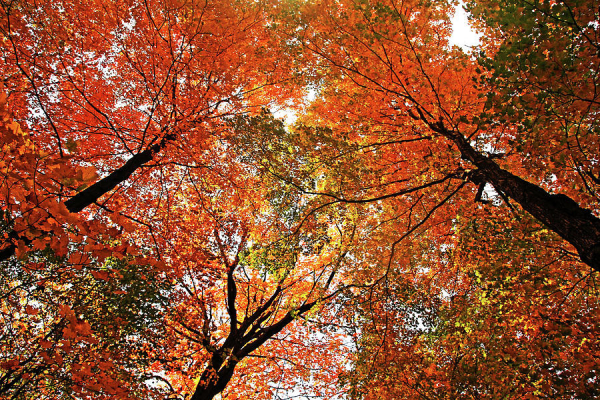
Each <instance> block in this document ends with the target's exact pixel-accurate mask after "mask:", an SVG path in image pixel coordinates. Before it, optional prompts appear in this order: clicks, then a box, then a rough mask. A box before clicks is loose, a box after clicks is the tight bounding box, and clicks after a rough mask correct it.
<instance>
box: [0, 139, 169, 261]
mask: <svg viewBox="0 0 600 400" xmlns="http://www.w3.org/2000/svg"><path fill="white" fill-rule="evenodd" d="M172 139H174V135H167V136H165V138H163V139H162V140H161V141H160V142H159V143H156V144H154V145H152V146H150V147H149V148H147V149H146V150H144V151H142V152H140V153H138V154H136V155H134V156H133V157H131V158H130V159H129V160H127V162H126V163H125V164H123V165H122V166H121V167H119V168H118V169H116V170H115V171H113V172H112V173H110V174H109V175H108V176H106V177H104V178H102V179H100V180H99V181H98V182H96V183H94V184H93V185H91V186H90V187H88V188H86V189H85V190H82V191H81V192H79V193H77V194H76V195H75V196H73V197H71V198H70V199H69V200H67V201H65V203H64V204H65V206H66V207H67V210H69V212H72V213H78V212H80V211H82V210H83V209H85V208H86V207H88V206H89V205H91V204H94V203H95V202H96V201H97V200H98V199H99V198H100V197H102V196H103V195H105V194H106V193H108V192H110V191H111V190H113V189H114V188H115V187H117V185H119V184H120V183H122V182H125V181H126V180H127V179H129V177H130V176H131V175H132V174H133V173H134V172H135V171H136V170H137V169H139V168H140V167H142V166H143V165H144V164H146V163H148V162H150V161H151V160H152V159H153V158H154V155H155V154H156V153H158V152H159V151H161V150H162V149H163V148H164V147H165V145H166V144H167V141H169V140H172ZM8 239H9V240H11V241H12V243H11V244H10V245H9V246H7V247H6V248H4V249H2V250H0V262H1V261H5V260H8V259H9V258H10V257H12V256H13V255H14V254H15V250H16V249H17V246H16V244H15V243H14V241H15V240H18V239H21V240H24V241H25V242H26V243H27V244H29V243H30V242H31V240H29V239H28V238H26V237H20V235H19V234H18V233H17V232H15V231H11V232H10V233H9V234H8Z"/></svg>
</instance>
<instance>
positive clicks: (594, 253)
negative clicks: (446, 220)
mask: <svg viewBox="0 0 600 400" xmlns="http://www.w3.org/2000/svg"><path fill="white" fill-rule="evenodd" d="M433 128H434V130H436V131H437V132H439V133H441V134H442V135H444V136H445V137H447V138H448V139H450V140H451V141H452V142H454V144H456V146H457V147H458V149H459V150H460V152H461V154H462V156H463V157H464V158H465V159H467V160H468V161H470V162H471V163H473V164H474V165H475V166H476V167H477V169H478V170H477V171H476V173H477V175H478V178H477V180H480V181H482V182H489V183H490V184H492V185H493V186H494V188H495V189H496V190H497V191H498V192H501V193H503V194H504V195H506V196H507V197H509V198H511V199H512V200H514V201H515V202H517V203H519V204H520V205H521V207H523V209H524V210H525V211H527V212H528V213H529V214H531V215H532V216H533V217H535V218H536V219H537V220H538V221H540V222H542V223H543V224H544V225H546V226H547V227H548V228H549V229H551V230H552V231H554V232H556V233H557V234H558V235H559V236H560V237H562V238H563V239H565V240H566V241H567V242H569V243H571V244H572V245H573V246H574V247H575V248H576V249H577V252H578V253H579V257H580V258H581V260H582V261H583V262H584V263H586V264H588V265H589V266H590V267H592V268H593V269H594V270H596V271H600V219H598V218H596V217H595V216H594V215H593V214H592V212H591V211H590V210H588V209H585V208H582V207H580V206H579V205H578V204H577V203H576V202H575V201H574V200H573V199H571V198H570V197H568V196H566V195H563V194H558V195H553V194H550V193H548V192H546V191H545V190H544V189H542V188H541V187H539V186H537V185H534V184H532V183H530V182H527V181H525V180H523V179H521V178H519V177H518V176H515V175H513V174H511V173H510V172H508V171H506V170H504V169H502V168H500V167H499V166H498V164H496V163H495V162H494V161H493V160H492V159H490V158H488V157H486V156H484V155H483V154H481V153H479V152H477V151H476V150H475V149H474V148H473V147H472V146H471V145H470V143H469V142H468V141H467V139H465V137H464V136H462V135H461V134H460V133H457V132H452V131H449V130H447V129H445V128H444V127H443V125H441V124H434V125H433ZM476 183H479V182H476Z"/></svg>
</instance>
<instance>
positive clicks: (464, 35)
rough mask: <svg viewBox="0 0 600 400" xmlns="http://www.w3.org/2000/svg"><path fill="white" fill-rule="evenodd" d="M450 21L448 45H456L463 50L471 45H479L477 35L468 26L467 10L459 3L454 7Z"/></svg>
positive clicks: (468, 48) (466, 49)
mask: <svg viewBox="0 0 600 400" xmlns="http://www.w3.org/2000/svg"><path fill="white" fill-rule="evenodd" d="M450 21H452V36H450V46H458V47H461V48H462V49H463V50H465V51H468V50H470V49H471V48H472V47H474V46H477V45H479V37H480V36H481V35H479V34H477V33H476V32H475V31H473V29H471V27H470V26H469V18H468V16H467V12H466V11H465V9H464V8H463V4H462V3H460V4H458V5H457V6H456V8H455V9H454V16H453V17H452V18H451V19H450Z"/></svg>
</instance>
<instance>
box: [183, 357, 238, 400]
mask: <svg viewBox="0 0 600 400" xmlns="http://www.w3.org/2000/svg"><path fill="white" fill-rule="evenodd" d="M234 369H235V365H230V366H227V367H226V368H222V369H221V370H220V371H219V372H218V373H215V370H214V369H212V368H206V369H205V370H204V372H203V373H202V376H201V377H200V381H199V382H198V385H197V386H196V390H195V391H194V394H193V395H192V398H191V399H190V400H212V399H213V398H214V397H215V396H216V395H217V394H219V393H221V392H222V391H223V389H225V386H227V384H228V383H229V381H230V380H231V377H232V376H233V370H234ZM215 375H216V376H215Z"/></svg>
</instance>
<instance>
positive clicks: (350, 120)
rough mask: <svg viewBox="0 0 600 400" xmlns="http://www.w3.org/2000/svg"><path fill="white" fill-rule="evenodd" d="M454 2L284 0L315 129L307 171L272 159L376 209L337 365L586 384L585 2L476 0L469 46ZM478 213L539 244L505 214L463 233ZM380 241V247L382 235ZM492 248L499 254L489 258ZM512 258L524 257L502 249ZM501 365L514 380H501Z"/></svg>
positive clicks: (400, 389)
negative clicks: (455, 33) (310, 73)
mask: <svg viewBox="0 0 600 400" xmlns="http://www.w3.org/2000/svg"><path fill="white" fill-rule="evenodd" d="M449 6H450V5H449V4H447V3H445V2H427V3H426V4H424V3H422V2H406V1H405V2H394V1H373V2H370V1H347V2H346V1H322V2H317V4H312V3H311V4H305V5H302V6H300V7H299V9H298V10H297V14H296V18H297V19H298V21H300V22H299V23H300V25H301V27H302V29H301V30H299V33H297V34H296V35H297V36H296V37H297V38H298V40H299V41H301V46H302V47H303V48H304V49H305V51H307V52H308V53H310V54H312V57H313V61H312V62H313V65H314V66H315V69H316V70H317V71H320V72H321V73H322V84H321V85H320V86H319V87H318V90H319V92H318V94H317V99H316V100H315V102H314V104H313V106H312V108H311V109H309V111H308V113H307V114H306V115H305V116H304V117H301V120H300V122H301V123H302V124H303V125H304V126H303V127H300V128H299V129H298V131H299V132H298V136H305V137H306V136H307V133H308V135H312V143H315V142H316V143H318V145H317V146H318V148H317V152H314V153H313V154H314V159H315V160H316V161H315V162H314V169H313V171H316V172H314V173H313V174H312V175H307V176H302V177H298V176H289V175H286V174H285V171H284V170H282V169H276V167H274V169H275V170H276V173H277V174H278V175H280V176H281V177H282V178H283V179H285V180H286V181H288V182H289V184H290V185H291V186H294V187H296V188H298V189H299V190H301V191H303V192H304V193H306V194H310V195H313V196H315V197H314V199H315V207H316V208H322V207H326V206H333V205H336V204H364V205H365V206H366V207H369V210H370V211H371V212H373V213H377V214H379V216H380V217H379V222H378V224H379V225H378V228H379V232H377V233H375V234H373V233H371V235H373V236H375V237H376V238H374V239H373V242H375V243H374V244H372V246H371V247H370V248H369V251H370V252H375V253H377V254H379V257H380V261H375V262H374V263H373V267H371V269H370V272H369V273H367V274H366V277H365V274H358V275H357V279H361V278H362V279H363V282H367V283H368V282H373V281H375V284H372V285H368V286H369V289H368V290H366V291H364V293H363V294H362V296H361V297H362V299H363V300H362V301H363V302H364V310H363V311H361V312H360V315H362V316H363V317H362V319H361V323H360V324H359V326H360V327H361V329H362V332H363V333H362V337H363V339H362V340H363V341H362V342H360V341H359V342H358V343H357V347H358V348H359V349H360V348H361V347H362V346H364V347H363V349H362V350H361V351H359V353H358V357H359V358H358V359H357V361H356V362H355V363H356V370H355V371H356V375H354V376H351V378H349V382H351V383H352V382H354V384H355V385H356V391H355V392H354V393H355V395H356V397H357V398H362V397H363V396H364V397H366V398H440V397H441V398H446V397H447V398H456V397H457V396H472V397H481V396H483V397H489V398H497V397H506V396H508V397H511V398H512V397H513V396H514V398H523V397H525V398H538V397H540V396H542V397H543V396H544V395H545V394H547V395H548V396H550V397H556V396H569V395H571V396H576V397H577V396H583V397H586V396H594V393H595V389H594V388H593V386H592V382H593V381H594V379H595V378H594V376H595V371H596V370H597V358H596V356H595V355H592V356H591V357H590V358H587V353H585V352H584V353H576V352H575V353H573V351H574V348H573V343H579V344H584V343H587V341H593V335H594V332H595V328H594V327H595V322H592V321H594V320H595V317H594V315H595V313H596V310H597V291H596V289H595V282H594V279H593V275H591V273H590V272H589V271H588V270H587V268H586V267H584V266H582V265H581V264H580V263H578V260H579V261H583V262H584V263H586V264H587V265H588V266H590V267H592V268H593V270H595V271H597V270H598V268H599V266H598V262H597V261H596V257H597V244H598V227H599V226H600V225H599V220H598V217H597V216H596V215H597V200H598V198H597V193H596V190H597V183H598V182H597V180H596V179H595V177H596V172H595V168H597V156H596V154H597V149H598V143H597V137H598V136H597V134H596V132H595V129H596V128H595V126H596V121H595V118H596V115H597V110H596V106H597V101H596V99H595V92H596V90H595V84H596V77H597V73H598V70H597V62H596V59H597V56H598V53H597V40H596V38H597V29H598V25H597V9H596V7H595V5H594V4H593V3H592V2H587V3H586V2H574V3H572V4H571V3H570V2H556V3H554V2H545V3H541V4H538V3H528V2H518V1H515V2H498V3H496V2H472V3H470V5H469V7H470V9H471V10H472V11H473V13H474V16H475V18H479V20H478V23H479V26H480V27H482V29H485V30H484V33H485V34H484V43H483V45H482V47H481V49H480V53H475V54H471V55H469V54H465V53H464V52H463V51H461V50H459V49H457V48H451V47H450V46H449V45H448V38H449V33H450V32H449V28H450V26H449V21H448V19H447V10H448V8H449ZM515 14H518V17H517V18H515ZM332 32H335V34H333V35H332ZM290 34H291V33H290ZM477 56H478V57H477ZM299 140H300V139H299ZM301 151H303V152H306V151H311V149H310V144H309V145H307V146H305V147H303V148H302V150H301ZM315 177H326V178H325V179H318V182H319V183H318V185H314V183H313V182H314V181H313V182H311V179H315ZM478 203H480V204H478ZM504 206H506V207H508V210H509V211H508V212H507V211H506V210H503V211H501V212H500V211H494V210H493V208H495V207H504ZM523 210H524V211H526V212H527V213H529V214H530V215H531V216H533V217H535V218H536V219H537V220H538V221H539V222H540V223H542V224H543V225H544V226H545V227H546V228H547V229H549V230H551V231H552V232H553V233H554V234H558V236H560V237H562V239H564V240H565V241H566V242H568V243H569V244H570V246H573V247H570V246H569V245H565V243H564V242H562V241H561V240H560V239H558V238H557V237H555V236H553V235H552V234H548V230H547V229H544V228H542V227H539V226H537V227H536V224H535V223H534V222H532V221H531V219H530V217H528V216H526V215H523V213H522V212H523ZM504 213H506V214H504ZM499 217H501V218H499ZM490 218H499V221H501V222H498V225H497V226H498V227H502V228H504V229H505V230H506V231H507V232H510V235H512V237H513V241H515V242H516V243H519V242H518V240H517V238H519V237H524V238H527V239H526V240H525V243H526V244H527V246H537V247H535V248H536V251H535V253H527V255H528V257H527V259H524V260H523V259H522V258H521V256H520V255H519V250H509V248H510V247H509V246H507V245H506V244H502V240H503V239H502V238H503V236H504V235H506V233H504V232H502V228H500V229H492V230H488V233H489V232H492V233H491V237H492V238H493V239H492V240H490V241H489V244H488V243H486V241H485V240H484V239H485V236H484V237H480V236H478V235H477V232H476V231H475V233H473V230H472V229H471V227H472V225H475V226H476V225H477V224H478V223H477V222H476V221H477V219H490ZM470 224H472V225H470ZM502 224H504V225H502ZM479 225H481V224H479ZM532 225H533V232H539V233H538V234H540V233H541V234H543V241H542V242H541V243H543V247H540V246H539V245H536V244H534V243H535V242H536V240H539V239H536V240H531V239H530V238H531V233H532ZM465 227H466V228H468V229H465ZM456 237H460V239H459V241H458V242H457V241H456ZM465 237H466V238H469V240H468V241H464V240H465V239H464V238H465ZM474 237H478V238H479V242H478V241H477V240H473V238H474ZM415 238H416V239H415ZM415 240H418V242H415ZM383 243H388V245H389V246H390V247H389V249H390V250H391V251H388V252H387V253H386V252H383V253H380V252H381V246H382V244H383ZM484 243H486V245H483V244H484ZM527 246H523V247H524V248H528V249H529V248H530V247H527ZM514 248H518V246H515V247H514ZM478 249H479V251H478ZM498 249H501V250H502V251H509V252H510V253H509V254H510V255H509V256H508V257H506V258H501V259H500V261H499V260H498V258H496V256H495V254H496V253H497V252H498V251H499V250H498ZM549 249H551V250H549ZM521 251H522V250H521ZM463 252H464V253H463ZM463 254H465V255H466V256H463ZM381 260H384V261H381ZM518 262H521V263H522V264H521V265H519V267H517V268H524V270H525V271H527V272H526V273H524V274H521V273H518V272H519V271H516V270H512V269H511V268H510V267H509V266H510V265H513V264H516V263H518ZM536 263H539V268H534V265H536ZM472 265H475V266H476V267H471V266H472ZM453 268H456V269H455V270H454V269H453ZM471 268H473V269H471ZM448 269H450V271H451V272H452V273H451V274H450V275H449V274H448ZM473 275H474V276H476V277H477V279H475V277H474V276H473ZM482 276H485V278H486V279H485V280H484V279H483V278H481V277H482ZM365 278H366V279H365ZM482 281H483V282H484V283H481V282H482ZM496 282H506V283H505V284H499V283H496ZM474 283H476V284H474ZM480 284H481V285H480ZM432 285H434V286H432ZM377 293H378V294H377ZM490 293H494V294H493V295H491V294H490ZM538 293H539V294H538ZM376 294H377V295H376ZM575 294H578V295H575ZM378 296H379V297H378ZM456 296H457V297H458V298H456ZM490 297H491V298H492V299H493V300H490ZM545 297H548V298H550V299H551V300H549V301H544V300H538V298H540V299H543V298H545ZM378 303H379V304H378ZM358 304H360V303H358ZM490 304H492V306H490ZM517 304H522V306H521V308H520V309H519V306H517ZM494 307H496V308H494ZM503 307H505V309H506V308H511V309H512V308H513V307H516V308H517V309H516V310H514V311H513V312H512V313H511V312H509V313H508V316H507V317H506V318H507V319H508V320H509V321H510V320H511V319H512V324H510V323H509V324H508V325H510V328H508V329H507V331H508V332H509V333H508V334H507V335H502V334H501V333H500V334H499V333H498V332H494V331H493V328H494V327H495V326H496V325H497V322H495V320H497V318H494V316H496V315H498V314H505V313H506V311H499V310H502V309H503ZM570 307H573V308H572V309H571V308H570ZM575 310H577V311H575ZM488 312H489V314H487V313H488ZM474 313H475V315H477V317H476V320H475V321H473V322H471V321H470V320H469V319H470V318H471V317H472V316H473V315H474ZM577 313H581V314H582V315H585V317H582V319H577V318H574V317H573V315H575V314H577ZM588 313H589V314H588ZM588 316H589V317H588ZM502 318H504V316H503V317H502ZM588 318H589V319H588ZM511 334H512V335H513V336H511ZM485 335H489V337H487V338H486V336H485ZM563 335H568V339H564V340H563V339H562V336H563ZM571 339H573V342H570V340H571ZM447 340H450V341H447ZM463 340H466V341H463ZM471 340H472V341H471ZM515 343H518V345H515ZM545 343H552V344H551V346H550V348H548V347H546V344H545ZM503 345H504V346H507V347H506V348H503V347H502V346H503ZM438 346H439V347H438ZM511 346H512V348H511ZM471 349H472V350H471ZM490 350H492V351H493V352H492V353H491V354H492V355H490V356H489V359H488V358H487V357H488V354H490ZM590 352H591V353H592V354H594V350H593V349H590ZM558 354H561V355H560V359H558V361H557V357H558ZM567 354H569V355H568V356H567ZM498 357H499V358H498ZM540 359H543V360H544V362H540V364H538V363H537V362H536V361H537V360H540ZM567 359H569V360H571V363H565V362H564V361H566V360H567ZM452 360H453V361H452ZM497 361H500V362H499V364H496V362H497ZM528 363H534V364H533V365H531V366H526V365H527V364H528ZM448 369H449V370H448ZM482 373H483V374H484V375H485V376H489V377H490V378H489V379H488V380H487V381H486V382H485V383H484V382H482V378H481V374H482ZM488 374H490V375H488ZM509 376H510V377H511V378H508V377H509ZM496 378H497V379H498V380H497V381H496V380H494V379H496ZM512 378H514V379H515V380H516V381H517V382H520V383H517V382H515V385H514V386H510V387H508V388H503V387H501V386H502V385H501V384H500V382H504V381H505V380H507V379H512ZM486 385H487V386H486ZM503 389H506V392H502V390H503ZM550 393H551V394H550Z"/></svg>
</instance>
